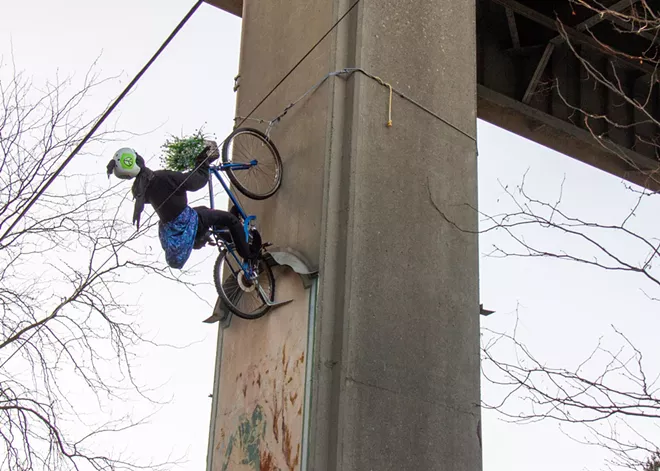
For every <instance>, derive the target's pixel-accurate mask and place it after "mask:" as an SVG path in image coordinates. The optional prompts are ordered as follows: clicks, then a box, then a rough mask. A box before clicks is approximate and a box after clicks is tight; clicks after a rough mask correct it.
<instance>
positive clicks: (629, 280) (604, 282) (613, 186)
mask: <svg viewBox="0 0 660 471" xmlns="http://www.w3.org/2000/svg"><path fill="white" fill-rule="evenodd" d="M192 3H193V2H184V1H181V0H140V1H139V2H136V1H131V0H116V1H114V2H98V1H89V0H87V1H82V0H67V1H60V2H52V1H45V0H23V1H21V2H17V1H14V0H11V1H10V0H0V56H2V57H4V60H5V62H6V61H7V60H8V59H10V58H11V50H12V46H11V44H12V43H13V53H14V57H15V61H16V66H17V69H19V70H25V71H26V72H27V73H28V74H29V75H31V76H33V77H34V78H35V81H37V82H38V81H39V80H43V79H46V78H51V79H52V78H53V77H54V74H55V72H56V71H57V70H59V74H60V76H61V77H64V76H67V75H71V74H77V75H78V76H80V75H82V74H84V73H85V72H86V71H87V69H88V68H89V66H90V64H91V63H92V62H93V61H94V60H95V59H96V58H97V57H98V56H99V54H101V56H100V58H99V61H98V68H97V70H98V71H100V72H101V74H102V76H114V75H120V76H121V80H120V81H115V82H113V85H112V86H109V87H106V88H104V90H103V93H102V94H101V93H100V94H98V96H95V98H94V100H92V101H91V102H90V103H92V104H96V105H97V108H98V110H100V109H101V108H103V107H104V106H106V105H107V104H108V103H109V101H110V100H112V99H113V98H114V96H116V94H117V93H118V92H119V91H120V90H121V88H123V86H124V85H125V84H126V83H127V82H128V80H130V79H131V78H132V77H133V75H134V74H135V73H136V72H137V71H138V70H139V68H140V67H142V65H143V64H144V63H145V62H146V60H147V59H148V58H149V57H150V56H151V55H152V54H153V52H154V51H155V50H156V48H157V47H158V46H159V45H160V44H161V42H162V41H163V40H164V39H165V38H166V36H167V35H168V34H169V33H170V31H171V30H172V29H173V28H174V26H175V25H176V24H177V23H178V22H179V20H180V19H181V18H182V17H183V15H184V14H185V13H186V12H187V11H188V9H189V8H190V6H191V5H192ZM239 46H240V20H239V19H238V18H236V17H233V16H231V15H229V14H227V13H224V12H222V11H220V10H218V9H215V8H213V7H210V6H208V5H203V6H202V7H201V8H200V9H199V11H198V12H197V13H196V14H195V15H194V16H193V18H192V20H191V21H190V22H189V23H188V25H187V26H186V27H185V28H184V29H183V31H182V32H181V33H180V34H179V36H178V37H177V38H176V39H175V40H174V42H173V43H172V44H171V45H170V47H169V48H168V50H166V51H165V53H164V54H163V55H162V56H161V58H160V59H159V60H158V61H157V62H156V64H155V65H154V66H153V67H152V68H151V69H150V70H149V72H148V73H147V74H146V75H145V76H144V78H143V79H142V80H141V82H140V84H139V86H138V87H137V88H136V89H135V90H134V91H133V93H132V94H131V95H130V96H129V97H128V98H127V99H126V100H125V101H124V102H123V103H122V104H121V106H120V108H119V110H118V114H117V115H116V116H115V119H118V127H119V128H121V129H127V130H131V131H133V132H138V133H145V132H147V131H151V132H150V133H148V134H146V135H143V136H141V137H135V138H132V139H131V140H129V141H126V142H125V144H126V145H130V146H132V147H135V148H137V149H138V151H140V152H141V153H142V154H143V155H144V156H145V158H146V159H147V160H148V162H149V163H150V165H151V166H152V168H155V167H158V166H159V165H160V162H159V152H160V145H161V144H162V143H163V142H164V140H165V138H166V137H167V136H168V135H169V134H180V133H182V132H183V133H189V132H191V131H193V130H195V129H197V128H198V127H199V126H200V125H203V124H205V123H206V124H205V128H206V129H207V130H208V131H211V132H213V133H215V134H216V135H217V136H218V137H219V138H220V139H222V137H224V136H225V135H226V134H227V133H228V132H229V131H230V130H231V128H232V124H233V123H232V117H233V114H234V93H233V90H232V87H233V77H234V76H235V75H236V73H237V68H238V54H239ZM293 59H297V58H292V62H294V60H293ZM311 80H312V82H315V80H316V79H313V78H312V79H311ZM310 84H311V82H310ZM115 147H117V146H116V145H114V144H111V145H109V146H108V147H107V149H101V151H104V152H105V155H104V156H103V157H102V158H97V157H91V156H88V157H81V158H79V159H78V160H76V161H74V163H73V164H72V165H74V166H75V165H81V166H82V165H85V166H87V165H93V166H96V167H97V168H98V172H99V181H100V182H104V183H103V184H107V183H105V182H107V180H105V176H104V172H105V165H106V163H107V161H108V160H109V158H110V156H111V155H112V153H113V152H114V150H115ZM479 150H480V155H479V165H480V169H479V171H480V175H479V176H480V188H479V192H480V205H481V209H482V211H484V212H487V213H495V212H499V211H501V210H502V209H503V208H504V207H505V205H506V204H507V199H506V197H505V195H504V194H503V191H502V189H501V188H500V186H499V185H500V184H499V183H498V180H499V181H501V182H502V183H503V184H504V185H506V184H509V185H511V186H515V185H516V184H518V183H520V181H521V178H522V175H523V173H524V172H525V171H526V170H527V169H528V168H529V174H528V177H527V185H528V189H529V190H530V191H531V192H533V194H534V195H535V196H538V197H539V198H540V199H543V198H546V199H548V200H552V199H554V198H556V197H557V194H558V189H559V185H560V184H561V181H562V179H563V178H564V176H566V179H567V181H566V184H565V186H564V197H563V199H564V201H565V208H566V210H567V211H569V212H570V213H571V214H575V215H580V216H583V217H584V218H586V219H590V220H595V221H598V222H610V221H611V222H616V221H617V220H619V221H620V219H621V217H623V216H624V215H625V214H626V211H627V210H629V208H630V207H631V206H632V204H634V197H633V195H631V193H630V192H628V191H627V190H625V188H624V185H623V184H622V183H621V181H620V180H619V179H617V178H614V177H612V176H609V175H607V174H604V173H603V172H600V171H596V170H594V169H592V168H590V167H587V166H586V165H583V164H581V163H579V162H576V161H573V160H571V159H569V158H567V157H564V156H561V155H559V154H557V153H555V152H552V151H550V150H547V149H544V148H541V147H540V146H538V145H535V144H533V143H530V142H528V141H525V140H523V139H521V138H519V137H516V136H514V135H512V134H509V133H507V132H505V131H502V130H499V129H497V128H495V127H493V126H490V125H488V124H485V123H482V122H480V123H479ZM81 159H87V160H86V161H84V162H81ZM200 196H202V195H201V194H200ZM656 199H657V198H655V197H653V198H651V199H649V201H648V202H647V204H645V206H644V207H642V208H641V209H640V211H639V213H638V216H637V218H636V221H635V224H636V225H637V227H639V228H641V229H642V230H645V231H650V233H651V234H653V233H655V234H657V233H658V229H660V228H659V227H658V223H657V222H656V221H657V217H655V216H656V214H657V207H658V204H657V201H656ZM131 206H132V204H128V205H127V211H126V216H127V217H129V214H130V210H131ZM654 209H655V210H654ZM150 210H151V208H147V211H148V212H150ZM531 235H533V236H534V237H536V238H537V239H535V240H539V241H540V242H542V243H544V242H551V241H549V240H548V236H547V235H546V233H545V232H543V231H542V230H538V231H535V233H534V234H531ZM612 241H613V243H614V244H616V243H617V241H618V239H616V238H613V239H612ZM146 243H147V244H149V243H151V244H153V248H154V257H159V258H160V260H163V256H162V254H161V253H160V247H159V244H158V241H157V236H156V233H155V231H153V233H152V234H150V240H147V241H146ZM501 243H505V242H504V239H502V238H501V237H499V236H497V235H489V236H486V237H482V239H481V242H480V244H481V251H482V253H486V252H489V251H490V247H491V246H492V244H501ZM621 250H623V251H624V252H626V251H628V252H629V253H631V254H633V255H634V253H633V252H631V249H630V248H628V247H621ZM214 256H215V253H213V252H212V251H210V250H209V251H206V252H195V253H194V254H193V257H192V260H191V261H190V262H189V264H190V265H194V264H196V263H200V265H199V267H198V270H199V276H198V278H199V280H200V281H201V282H205V283H207V284H206V285H205V286H201V287H199V288H198V290H197V293H198V294H199V295H200V297H201V298H202V299H206V300H207V301H208V303H211V304H212V303H213V302H214V300H215V292H214V289H213V287H212V286H211V284H208V283H210V282H211V266H212V263H213V257H214ZM207 258H208V259H207ZM163 263H164V262H163ZM639 286H640V280H639V278H637V277H635V276H633V275H630V274H625V273H623V274H621V273H611V272H603V271H600V270H598V269H595V268H590V267H586V266H578V265H574V264H569V263H561V262H557V261H552V260H527V259H505V260H503V259H493V258H486V257H482V261H481V298H482V302H484V304H485V306H486V307H487V308H489V309H495V310H496V311H497V313H496V314H495V315H493V316H491V317H489V318H487V319H483V325H484V326H487V327H490V328H493V329H495V330H508V329H510V328H511V327H512V326H513V323H514V322H515V319H516V314H515V312H516V307H517V306H520V307H519V309H518V315H519V318H520V321H519V333H520V334H521V335H522V336H523V338H524V340H525V341H526V342H527V343H528V344H529V345H530V346H531V347H532V349H533V351H534V353H535V354H536V355H537V356H538V357H539V358H540V359H542V360H544V361H547V362H548V363H549V364H553V365H556V366H568V365H574V364H577V363H579V362H580V361H581V360H583V359H584V357H585V356H586V355H587V354H588V353H589V352H590V351H591V349H593V347H594V346H595V344H596V342H597V341H598V338H599V337H600V336H603V335H604V336H606V338H608V339H614V336H613V331H612V329H611V327H610V326H611V325H612V324H614V325H616V326H617V327H618V328H620V329H621V330H623V331H624V332H625V333H626V334H627V335H628V336H629V338H630V339H631V340H632V341H634V342H635V343H636V344H638V346H639V347H640V348H641V349H643V351H644V353H645V355H646V357H647V358H650V359H656V358H658V353H659V350H660V349H659V347H658V342H657V340H656V338H657V335H656V334H654V333H653V332H658V331H659V329H658V327H660V321H658V316H657V305H655V304H654V303H652V302H650V301H648V300H647V299H646V298H645V297H644V295H643V294H642V293H641V292H640V290H639ZM159 288H160V286H159V284H157V283H145V284H143V285H140V286H139V290H140V292H141V293H142V298H141V301H140V303H141V306H142V307H143V312H142V316H143V318H142V326H143V330H146V331H147V332H150V333H152V334H154V335H155V336H156V339H157V340H158V341H160V342H163V343H177V344H191V343H192V344H193V345H191V346H190V347H188V348H186V349H183V350H171V349H158V350H149V351H148V353H147V356H145V358H143V359H142V360H141V364H140V366H141V370H140V375H141V378H142V379H143V381H144V383H146V384H148V385H151V386H156V385H159V384H162V383H165V384H164V385H163V386H162V389H161V394H162V397H163V398H167V397H170V396H171V397H172V401H171V403H170V404H169V405H167V406H165V407H164V408H163V409H162V410H161V412H160V413H159V414H158V415H157V416H156V417H155V418H154V419H153V420H152V423H151V425H148V426H146V427H144V428H141V429H140V432H139V433H138V434H136V435H134V436H133V437H132V440H133V442H132V443H133V445H137V446H136V447H134V449H136V450H139V453H140V454H141V455H143V456H145V457H147V458H149V457H151V456H159V457H162V456H163V455H169V454H170V453H173V454H174V455H180V454H182V453H187V457H188V460H189V461H188V462H187V463H186V464H185V465H184V466H183V469H186V470H200V469H204V466H205V460H206V447H207V438H208V424H209V412H210V405H211V400H210V399H209V398H208V395H209V393H210V392H211V389H212V383H213V369H214V354H215V341H216V329H215V327H210V326H208V325H206V324H202V323H201V320H202V319H204V318H205V317H206V316H207V315H208V314H209V312H210V309H211V308H210V306H209V305H208V304H206V303H205V302H203V301H201V300H200V299H197V298H196V297H195V296H193V295H192V294H191V293H190V292H189V291H186V290H184V289H180V290H177V291H174V290H172V289H171V285H168V290H167V292H162V289H159ZM654 363H655V362H651V363H650V364H649V365H648V366H649V368H651V369H652V370H653V369H654V368H655V370H654V372H655V373H656V374H657V365H655V364H654ZM494 394H495V392H494V391H492V389H491V388H490V387H489V385H488V384H486V383H484V397H485V398H486V399H488V398H489V397H495V396H494ZM656 433H657V431H656ZM483 439H484V470H485V471H528V470H530V469H534V470H535V471H544V470H550V469H552V470H553V471H554V470H556V469H563V470H567V471H572V470H576V471H577V470H583V469H594V470H595V469H602V468H601V466H600V465H601V463H602V458H603V455H602V453H600V451H599V450H596V449H593V448H585V447H584V446H581V445H578V444H576V443H574V442H572V441H571V440H570V439H568V438H566V437H565V436H564V435H563V434H562V433H561V431H559V429H558V427H557V425H556V424H552V423H541V424H535V425H528V426H517V425H515V426H514V425H507V424H504V423H502V422H500V421H499V420H498V418H497V416H496V415H494V414H493V413H490V412H484V430H483ZM123 445H124V444H121V443H118V444H117V446H118V447H120V448H122V447H123Z"/></svg>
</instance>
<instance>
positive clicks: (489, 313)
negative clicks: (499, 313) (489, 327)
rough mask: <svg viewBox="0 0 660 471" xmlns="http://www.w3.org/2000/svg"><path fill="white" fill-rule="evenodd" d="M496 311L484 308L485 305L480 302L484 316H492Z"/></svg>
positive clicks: (481, 312)
mask: <svg viewBox="0 0 660 471" xmlns="http://www.w3.org/2000/svg"><path fill="white" fill-rule="evenodd" d="M494 312H495V311H490V310H488V309H484V305H483V304H479V314H481V315H482V316H490V315H491V314H493V313H494Z"/></svg>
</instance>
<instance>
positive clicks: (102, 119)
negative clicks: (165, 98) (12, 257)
mask: <svg viewBox="0 0 660 471" xmlns="http://www.w3.org/2000/svg"><path fill="white" fill-rule="evenodd" d="M202 3H204V0H197V2H196V3H195V4H194V5H193V7H192V8H191V9H190V11H188V13H187V14H186V16H184V17H183V19H182V20H181V21H180V22H179V24H178V25H177V26H176V27H175V28H174V30H173V31H172V32H171V33H170V35H169V36H168V37H167V39H166V40H165V41H164V42H163V43H162V44H161V45H160V47H159V48H158V50H157V51H156V52H155V53H154V55H153V56H151V59H149V60H148V61H147V63H146V64H145V65H144V66H143V67H142V69H141V70H140V71H139V72H138V73H137V75H135V77H133V80H131V81H130V83H129V84H128V85H127V86H126V87H125V88H124V90H123V91H122V92H121V93H120V94H119V96H118V97H117V98H116V99H115V101H114V102H113V103H112V104H111V105H110V106H109V107H108V109H106V110H105V112H104V113H103V114H102V115H101V117H100V118H99V119H98V121H97V122H96V123H95V124H94V126H92V129H90V130H89V132H88V133H87V134H86V135H85V137H83V139H82V140H81V141H80V142H79V143H78V145H77V146H76V147H75V148H74V149H73V151H71V154H69V156H68V157H67V158H66V159H65V160H64V162H62V163H61V164H60V165H59V167H58V168H57V169H56V170H55V172H54V173H53V174H52V175H51V176H50V177H49V178H48V180H46V183H44V184H43V186H42V187H41V188H40V189H39V190H38V191H37V193H36V194H35V195H34V196H33V197H32V198H31V199H30V201H29V202H28V203H27V205H26V206H25V208H23V210H22V211H21V212H20V213H19V215H18V216H17V217H16V219H14V221H12V223H11V224H10V225H9V227H8V228H7V230H6V231H5V232H4V234H3V235H2V236H1V237H0V242H2V241H3V240H4V239H5V238H6V237H7V236H8V235H9V233H10V232H11V230H12V229H14V227H16V225H17V224H18V223H19V221H20V220H21V219H23V217H25V215H26V214H27V213H28V211H29V210H30V209H31V208H32V206H33V205H34V204H35V203H36V202H37V200H38V199H39V198H40V197H41V196H42V195H43V194H44V192H45V191H46V190H47V189H48V187H49V186H50V185H51V184H52V183H53V182H54V181H55V179H56V178H57V177H58V176H59V175H60V173H62V171H63V170H64V169H65V168H66V167H67V165H69V163H70V162H71V161H72V160H73V158H74V157H75V156H76V155H78V152H80V150H81V149H82V148H83V146H84V145H85V144H87V142H88V141H89V139H90V138H91V137H92V136H93V135H94V133H95V132H96V131H97V130H98V129H99V127H101V125H102V124H103V123H104V122H105V120H106V119H107V118H108V117H109V116H110V114H111V113H112V112H113V111H114V110H115V108H116V107H117V106H118V105H119V103H121V101H122V100H123V99H124V98H125V97H126V95H128V93H129V92H130V91H131V89H132V88H133V87H134V86H135V84H136V83H137V82H138V81H139V80H140V79H141V78H142V76H143V75H144V74H145V73H146V71H147V70H148V69H149V67H151V65H152V64H153V63H154V62H155V61H156V59H158V56H160V54H161V53H162V52H163V51H164V50H165V48H166V47H167V46H168V45H169V44H170V42H171V41H172V40H173V39H174V37H175V36H176V35H177V34H178V33H179V31H181V29H182V28H183V26H184V25H185V24H186V23H187V22H188V20H189V19H190V18H191V17H192V15H193V14H194V13H195V12H196V11H197V9H198V8H199V6H200V5H201V4H202ZM0 248H2V247H1V246H0ZM0 367H1V366H0Z"/></svg>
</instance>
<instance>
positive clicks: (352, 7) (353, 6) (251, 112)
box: [236, 0, 361, 127]
mask: <svg viewBox="0 0 660 471" xmlns="http://www.w3.org/2000/svg"><path fill="white" fill-rule="evenodd" d="M360 1H361V0H355V2H354V3H353V5H351V7H350V8H349V9H348V10H346V12H345V13H344V14H343V15H341V16H340V17H339V19H338V20H337V21H336V22H335V24H333V25H332V26H331V27H330V29H329V30H328V31H327V33H325V34H324V35H323V36H321V39H319V40H318V41H316V44H314V45H313V46H312V48H311V49H310V50H309V51H308V52H307V54H305V55H304V56H302V58H301V59H300V60H299V61H298V62H297V63H296V65H294V66H293V68H292V69H291V70H289V72H287V74H286V75H285V76H284V77H282V80H280V81H279V82H277V85H275V86H274V87H273V89H272V90H271V91H270V92H268V93H267V94H266V96H265V97H263V98H262V99H261V101H260V102H259V103H257V105H256V106H255V107H254V108H252V111H250V112H249V113H248V114H247V116H246V117H245V118H244V119H243V121H241V122H240V123H239V124H238V125H237V126H236V127H241V125H242V124H243V123H244V122H245V121H246V120H247V119H248V118H249V117H250V116H252V114H253V113H254V112H255V111H257V108H259V107H260V106H261V105H263V103H264V102H265V101H266V100H267V99H268V98H269V97H270V96H271V95H272V94H273V93H275V90H277V89H278V88H279V86H280V85H282V83H283V82H284V81H285V80H286V79H287V78H289V75H291V74H292V73H293V71H294V70H296V69H297V68H298V66H299V65H300V64H302V62H303V61H304V60H305V59H307V56H309V55H310V54H311V53H312V52H314V49H316V48H317V47H318V45H319V44H321V42H323V40H324V39H325V38H327V37H328V35H329V34H330V33H332V32H333V31H334V30H335V28H336V27H337V26H339V23H341V22H342V21H343V19H344V18H346V17H347V16H348V14H349V13H350V12H351V11H353V9H354V8H355V7H356V6H357V5H358V3H360Z"/></svg>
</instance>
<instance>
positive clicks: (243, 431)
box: [212, 272, 309, 471]
mask: <svg viewBox="0 0 660 471" xmlns="http://www.w3.org/2000/svg"><path fill="white" fill-rule="evenodd" d="M280 283H281V284H280ZM278 285H279V286H278V289H280V290H281V291H282V293H281V295H282V296H287V298H288V299H294V302H293V303H292V304H291V305H290V306H287V309H286V310H285V309H282V310H278V311H276V312H275V313H274V314H273V315H268V316H266V317H264V318H262V319H259V320H258V321H245V322H242V321H241V320H235V321H234V322H232V326H231V328H230V329H227V330H225V331H223V344H222V356H221V359H222V360H221V365H220V371H221V372H222V375H221V380H220V383H219V397H220V400H219V402H218V410H217V415H216V425H215V438H214V447H213V450H214V453H213V462H212V463H213V466H212V470H213V471H300V467H301V461H302V454H303V450H302V431H303V409H304V398H305V369H306V363H307V354H306V349H307V322H308V312H309V297H308V293H307V291H305V290H304V288H303V287H302V286H301V283H300V280H299V279H298V278H297V275H296V274H295V273H293V272H291V276H289V275H288V273H287V274H283V273H280V274H279V276H278Z"/></svg>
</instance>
